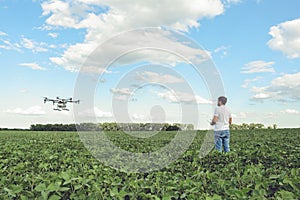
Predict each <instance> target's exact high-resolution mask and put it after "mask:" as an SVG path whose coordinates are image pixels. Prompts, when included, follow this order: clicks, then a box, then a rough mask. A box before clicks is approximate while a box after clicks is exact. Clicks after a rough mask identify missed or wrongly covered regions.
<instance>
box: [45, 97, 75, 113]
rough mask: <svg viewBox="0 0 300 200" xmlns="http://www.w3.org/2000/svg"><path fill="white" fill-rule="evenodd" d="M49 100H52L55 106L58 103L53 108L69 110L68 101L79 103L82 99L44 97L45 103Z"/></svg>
mask: <svg viewBox="0 0 300 200" xmlns="http://www.w3.org/2000/svg"><path fill="white" fill-rule="evenodd" d="M47 101H50V102H52V103H53V106H55V105H56V107H54V108H53V110H56V111H62V110H65V111H69V109H68V108H67V103H77V104H79V102H80V100H76V101H73V99H72V98H68V99H62V98H59V97H56V99H50V98H48V97H44V103H46V102H47Z"/></svg>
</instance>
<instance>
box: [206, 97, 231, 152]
mask: <svg viewBox="0 0 300 200" xmlns="http://www.w3.org/2000/svg"><path fill="white" fill-rule="evenodd" d="M226 103H227V98H226V97H224V96H221V97H219V98H218V107H217V108H216V109H215V113H214V117H213V119H212V121H211V123H210V125H212V126H213V125H214V126H215V127H214V137H215V148H216V150H218V151H220V152H222V149H223V146H224V151H225V152H229V151H230V147H229V140H230V131H229V125H230V124H231V123H232V117H231V112H230V111H229V109H228V108H227V107H226V106H225V105H226Z"/></svg>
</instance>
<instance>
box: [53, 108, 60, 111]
mask: <svg viewBox="0 0 300 200" xmlns="http://www.w3.org/2000/svg"><path fill="white" fill-rule="evenodd" d="M53 110H56V111H61V109H58V108H53Z"/></svg>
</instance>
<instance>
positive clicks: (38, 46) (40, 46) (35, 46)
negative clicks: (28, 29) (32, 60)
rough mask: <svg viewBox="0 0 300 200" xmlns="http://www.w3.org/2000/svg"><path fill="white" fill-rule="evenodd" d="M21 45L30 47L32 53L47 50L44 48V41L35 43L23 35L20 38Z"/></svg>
mask: <svg viewBox="0 0 300 200" xmlns="http://www.w3.org/2000/svg"><path fill="white" fill-rule="evenodd" d="M21 45H22V46H23V47H24V48H26V49H30V50H31V51H32V52H34V53H36V52H46V51H48V49H46V48H45V46H46V44H45V43H37V42H35V41H32V40H30V39H28V38H25V37H23V38H22V41H21Z"/></svg>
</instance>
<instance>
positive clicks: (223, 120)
mask: <svg viewBox="0 0 300 200" xmlns="http://www.w3.org/2000/svg"><path fill="white" fill-rule="evenodd" d="M214 116H217V117H218V121H217V122H216V124H215V128H214V130H215V131H223V130H229V118H231V112H230V110H229V109H228V108H227V107H226V106H224V105H222V106H219V107H216V109H215V113H214Z"/></svg>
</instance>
